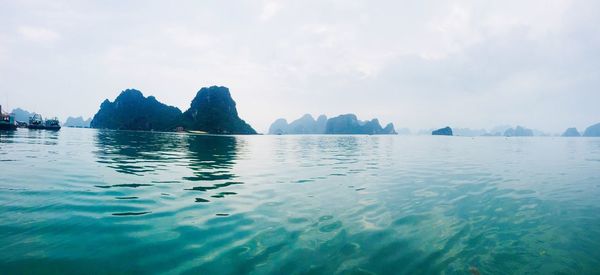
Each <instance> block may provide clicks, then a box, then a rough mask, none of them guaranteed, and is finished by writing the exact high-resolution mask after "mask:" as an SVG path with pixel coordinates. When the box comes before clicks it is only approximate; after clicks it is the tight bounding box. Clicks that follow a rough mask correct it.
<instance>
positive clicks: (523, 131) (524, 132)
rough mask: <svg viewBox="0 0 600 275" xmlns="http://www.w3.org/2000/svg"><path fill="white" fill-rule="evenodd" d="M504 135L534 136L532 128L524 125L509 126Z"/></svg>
mask: <svg viewBox="0 0 600 275" xmlns="http://www.w3.org/2000/svg"><path fill="white" fill-rule="evenodd" d="M504 136H506V137H530V136H533V131H532V130H531V129H527V128H525V127H522V126H517V127H516V128H509V129H507V130H506V131H504Z"/></svg>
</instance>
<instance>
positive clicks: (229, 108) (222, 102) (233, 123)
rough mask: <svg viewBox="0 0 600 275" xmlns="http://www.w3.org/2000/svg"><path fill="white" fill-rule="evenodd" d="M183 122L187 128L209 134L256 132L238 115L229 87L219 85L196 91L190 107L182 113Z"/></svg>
mask: <svg viewBox="0 0 600 275" xmlns="http://www.w3.org/2000/svg"><path fill="white" fill-rule="evenodd" d="M183 124H184V125H185V127H186V129H188V130H197V131H204V132H208V133H211V134H246V135H247V134H256V131H254V129H252V127H251V126H250V125H248V124H247V123H246V122H245V121H244V120H242V119H241V118H240V117H239V116H238V112H237V109H236V107H235V101H233V99H232V98H231V94H230V93H229V89H228V88H226V87H219V86H212V87H208V88H202V89H200V91H198V93H197V94H196V97H195V98H194V99H193V100H192V104H191V105H190V108H189V109H188V110H187V111H185V113H183Z"/></svg>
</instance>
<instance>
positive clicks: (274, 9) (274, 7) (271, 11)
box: [259, 0, 282, 21]
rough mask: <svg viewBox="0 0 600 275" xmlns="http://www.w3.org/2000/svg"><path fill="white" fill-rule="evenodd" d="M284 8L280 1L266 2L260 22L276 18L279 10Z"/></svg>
mask: <svg viewBox="0 0 600 275" xmlns="http://www.w3.org/2000/svg"><path fill="white" fill-rule="evenodd" d="M281 8H282V3H281V2H280V1H277V0H275V1H272V0H271V1H266V2H265V3H264V4H263V8H262V12H261V14H260V16H259V18H260V20H262V21H267V20H269V19H271V18H272V17H273V16H275V15H276V14H277V13H278V12H279V10H281Z"/></svg>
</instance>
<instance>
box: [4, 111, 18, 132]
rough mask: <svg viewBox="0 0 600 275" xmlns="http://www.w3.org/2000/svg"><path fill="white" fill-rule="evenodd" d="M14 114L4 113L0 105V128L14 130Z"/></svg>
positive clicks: (15, 125) (15, 126) (15, 127)
mask: <svg viewBox="0 0 600 275" xmlns="http://www.w3.org/2000/svg"><path fill="white" fill-rule="evenodd" d="M16 129H17V124H16V123H15V116H14V115H13V114H5V113H3V112H2V106H1V105H0V130H16Z"/></svg>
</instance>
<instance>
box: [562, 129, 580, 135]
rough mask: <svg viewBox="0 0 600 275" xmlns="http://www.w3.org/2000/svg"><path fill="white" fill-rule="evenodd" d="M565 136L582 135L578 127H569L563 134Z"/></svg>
mask: <svg viewBox="0 0 600 275" xmlns="http://www.w3.org/2000/svg"><path fill="white" fill-rule="evenodd" d="M561 136H563V137H580V136H581V134H580V133H579V131H577V128H574V127H573V128H568V129H567V130H565V132H564V133H563V134H562V135H561Z"/></svg>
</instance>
